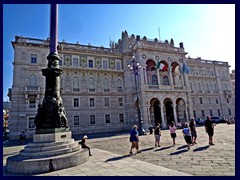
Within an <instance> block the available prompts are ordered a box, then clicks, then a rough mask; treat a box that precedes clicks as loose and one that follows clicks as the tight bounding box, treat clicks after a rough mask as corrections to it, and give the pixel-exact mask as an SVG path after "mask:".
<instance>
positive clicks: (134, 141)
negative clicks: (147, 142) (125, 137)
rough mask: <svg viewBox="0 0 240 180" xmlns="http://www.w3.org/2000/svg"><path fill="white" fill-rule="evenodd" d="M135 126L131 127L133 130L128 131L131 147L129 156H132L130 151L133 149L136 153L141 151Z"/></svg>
mask: <svg viewBox="0 0 240 180" xmlns="http://www.w3.org/2000/svg"><path fill="white" fill-rule="evenodd" d="M137 128H138V127H137V125H134V126H133V129H132V130H131V131H130V141H131V142H132V146H131V150H130V154H132V153H133V152H132V150H133V149H134V148H136V149H137V153H140V152H141V151H139V145H138V144H139V136H138V134H139V133H138V130H137Z"/></svg>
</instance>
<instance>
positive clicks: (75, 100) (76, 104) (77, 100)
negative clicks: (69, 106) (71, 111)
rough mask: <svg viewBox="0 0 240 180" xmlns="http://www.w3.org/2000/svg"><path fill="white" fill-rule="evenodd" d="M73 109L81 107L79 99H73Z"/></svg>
mask: <svg viewBox="0 0 240 180" xmlns="http://www.w3.org/2000/svg"><path fill="white" fill-rule="evenodd" d="M73 107H79V99H78V98H74V99H73Z"/></svg>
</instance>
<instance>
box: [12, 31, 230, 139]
mask: <svg viewBox="0 0 240 180" xmlns="http://www.w3.org/2000/svg"><path fill="white" fill-rule="evenodd" d="M12 45H13V48H14V62H13V66H14V70H13V85H12V88H11V89H9V93H8V96H9V98H10V101H11V104H12V107H11V111H10V117H9V120H10V123H9V129H10V138H11V139H15V138H17V135H18V134H19V132H20V131H22V130H25V131H26V132H27V133H28V134H29V135H31V134H34V133H35V125H34V117H35V115H36V113H37V107H38V104H39V103H42V100H43V98H44V92H45V77H44V76H43V75H42V72H41V69H44V68H46V67H47V55H48V54H49V39H46V40H41V39H34V38H27V37H22V36H16V37H15V41H13V42H12ZM59 47H60V48H59V49H60V50H59V56H60V58H61V61H60V62H59V63H60V67H61V69H62V70H63V74H62V75H61V78H60V88H61V97H62V99H63V105H64V107H65V109H66V115H67V119H68V124H69V126H70V129H71V130H72V132H73V134H83V133H98V132H114V131H123V130H130V128H131V127H132V126H133V125H134V124H138V123H139V118H138V108H137V105H136V102H137V95H138V96H139V101H140V102H139V106H140V110H141V111H140V114H141V117H142V119H143V127H144V129H146V130H148V128H149V127H151V126H155V125H156V123H161V125H162V128H165V127H166V126H167V124H169V123H170V121H175V122H181V121H182V122H184V121H189V120H190V118H192V117H202V118H206V116H207V115H211V116H221V117H229V116H230V115H231V116H233V117H235V93H233V87H232V84H231V77H230V74H229V67H230V66H229V65H228V63H227V62H220V61H215V60H214V61H212V60H203V59H201V58H190V57H186V54H187V52H185V50H184V46H183V43H180V44H179V47H176V46H175V45H174V41H173V39H171V40H170V41H167V40H166V41H159V40H158V39H156V38H155V39H154V40H150V39H147V38H146V37H145V36H144V37H143V38H140V36H135V35H133V34H132V35H131V36H129V35H128V33H127V32H126V31H124V32H122V37H121V39H119V40H118V42H117V43H110V48H105V47H96V46H92V45H90V44H89V45H82V44H79V43H76V44H71V43H67V42H64V41H63V42H60V43H59ZM133 55H134V59H135V60H136V61H137V62H138V63H139V65H140V66H141V67H140V68H139V69H138V73H137V74H136V81H135V79H134V78H135V77H134V72H133V70H132V69H130V68H129V66H128V65H129V64H130V63H131V62H132V58H133ZM189 67H190V69H191V70H190V71H189ZM135 82H136V83H135ZM136 85H137V87H138V88H136ZM136 90H137V91H138V93H136Z"/></svg>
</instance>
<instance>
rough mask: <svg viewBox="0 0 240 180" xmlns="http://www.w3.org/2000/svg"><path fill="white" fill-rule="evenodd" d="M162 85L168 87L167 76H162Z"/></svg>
mask: <svg viewBox="0 0 240 180" xmlns="http://www.w3.org/2000/svg"><path fill="white" fill-rule="evenodd" d="M163 85H169V80H168V76H163Z"/></svg>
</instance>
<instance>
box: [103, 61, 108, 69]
mask: <svg viewBox="0 0 240 180" xmlns="http://www.w3.org/2000/svg"><path fill="white" fill-rule="evenodd" d="M103 69H108V62H107V61H103Z"/></svg>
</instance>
